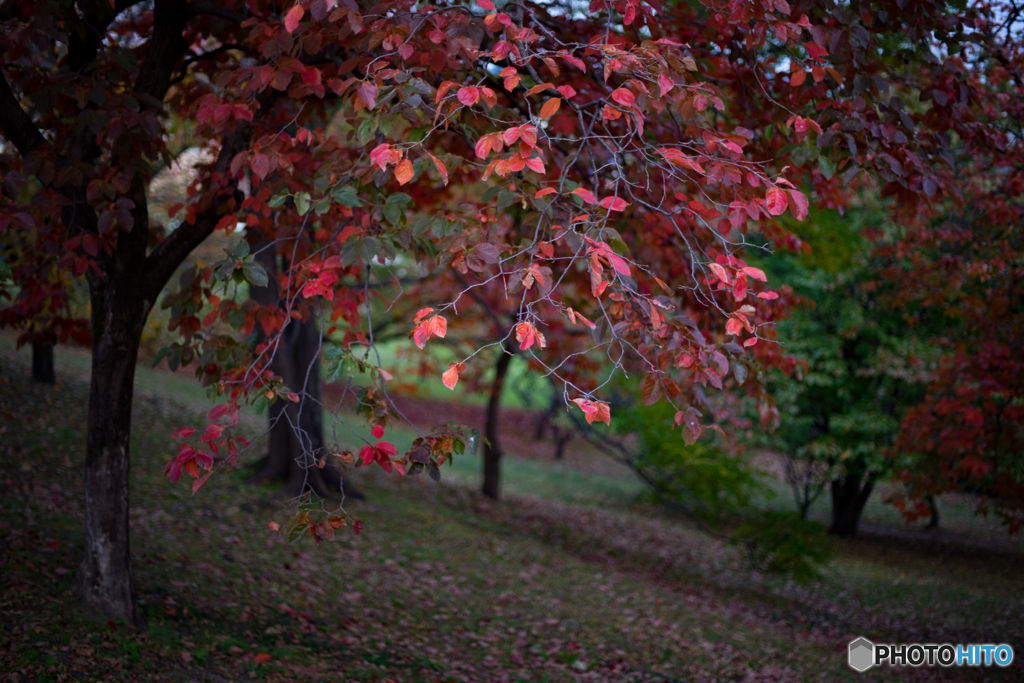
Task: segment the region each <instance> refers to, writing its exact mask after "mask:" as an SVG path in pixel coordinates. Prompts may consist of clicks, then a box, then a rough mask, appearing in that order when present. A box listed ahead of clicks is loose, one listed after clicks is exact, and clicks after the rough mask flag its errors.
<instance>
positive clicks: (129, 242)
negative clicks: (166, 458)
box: [75, 176, 155, 627]
mask: <svg viewBox="0 0 1024 683" xmlns="http://www.w3.org/2000/svg"><path fill="white" fill-rule="evenodd" d="M133 189H134V190H135V194H136V197H138V194H139V193H142V200H141V201H145V199H144V198H145V194H144V191H145V190H144V185H143V179H142V178H141V176H136V177H135V180H134V181H133ZM136 206H139V205H138V204H137V205H136ZM140 212H141V213H142V216H141V217H142V218H144V217H145V215H144V212H145V208H144V206H143V207H142V208H141V209H140ZM147 237H148V235H147V230H146V226H145V224H136V225H135V227H134V228H133V229H132V230H130V231H128V232H124V233H121V234H120V235H119V237H118V241H117V246H116V248H115V251H114V253H113V255H112V256H111V258H110V260H109V261H107V262H106V263H105V265H106V267H105V268H103V274H102V275H101V274H96V273H91V274H90V276H89V297H90V303H91V306H92V339H93V342H92V377H91V380H90V385H89V426H88V436H87V440H86V451H85V452H86V455H85V557H84V558H83V559H82V564H81V566H80V567H79V570H78V574H77V575H76V576H75V589H76V591H77V592H78V594H79V596H80V597H81V599H82V601H83V602H84V603H85V605H86V606H87V607H88V608H90V609H93V610H96V611H98V612H100V613H102V614H104V615H106V616H109V617H113V618H115V619H124V620H125V621H126V622H127V623H128V624H130V625H132V626H135V627H142V626H143V625H144V624H143V621H142V614H141V612H140V611H139V606H138V602H137V601H136V599H135V581H134V579H133V577H132V568H131V550H130V544H129V534H128V511H129V506H128V488H129V474H130V463H131V458H130V440H131V428H132V399H133V396H134V388H135V387H134V382H135V363H136V361H137V359H138V355H139V344H140V342H141V339H142V329H143V326H144V325H145V323H146V317H147V316H148V315H149V312H150V310H151V309H152V307H153V300H151V299H148V298H147V290H146V289H145V288H144V287H142V286H140V283H143V282H145V280H146V273H145V270H144V268H145V255H146V240H147ZM152 298H153V299H155V297H152Z"/></svg>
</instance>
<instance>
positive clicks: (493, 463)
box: [482, 347, 512, 500]
mask: <svg viewBox="0 0 1024 683" xmlns="http://www.w3.org/2000/svg"><path fill="white" fill-rule="evenodd" d="M499 348H501V353H500V355H499V356H498V362H497V363H496V364H495V366H494V381H493V382H492V383H491V396H490V398H489V399H488V401H487V423H486V424H485V425H484V436H486V437H487V441H488V442H489V443H485V444H484V462H483V466H484V485H483V489H482V490H483V494H484V495H485V496H487V497H488V498H493V499H495V500H497V499H498V497H499V495H500V491H501V444H500V442H499V440H498V428H499V423H500V419H501V390H502V388H503V387H504V386H505V376H506V375H507V374H508V366H509V365H510V364H511V362H512V354H510V353H507V352H505V350H504V348H502V347H499Z"/></svg>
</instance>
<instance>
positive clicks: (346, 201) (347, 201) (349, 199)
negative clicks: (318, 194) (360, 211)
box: [331, 185, 363, 209]
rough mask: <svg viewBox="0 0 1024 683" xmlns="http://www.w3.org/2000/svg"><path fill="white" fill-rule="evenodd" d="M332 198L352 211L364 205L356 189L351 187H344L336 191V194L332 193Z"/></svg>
mask: <svg viewBox="0 0 1024 683" xmlns="http://www.w3.org/2000/svg"><path fill="white" fill-rule="evenodd" d="M331 198H332V199H334V201H336V202H337V203H338V204H341V205H342V206H347V207H349V208H350V209H356V208H359V207H361V206H362V205H363V203H362V202H361V201H360V200H359V193H358V192H356V188H354V187H351V186H349V185H344V186H342V187H339V188H337V189H336V190H334V192H332V193H331Z"/></svg>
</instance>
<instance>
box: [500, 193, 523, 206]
mask: <svg viewBox="0 0 1024 683" xmlns="http://www.w3.org/2000/svg"><path fill="white" fill-rule="evenodd" d="M518 201H519V194H518V193H516V192H509V191H508V190H505V189H503V190H502V191H501V192H499V193H498V208H499V209H507V208H508V207H510V206H512V205H513V204H515V203H516V202H518Z"/></svg>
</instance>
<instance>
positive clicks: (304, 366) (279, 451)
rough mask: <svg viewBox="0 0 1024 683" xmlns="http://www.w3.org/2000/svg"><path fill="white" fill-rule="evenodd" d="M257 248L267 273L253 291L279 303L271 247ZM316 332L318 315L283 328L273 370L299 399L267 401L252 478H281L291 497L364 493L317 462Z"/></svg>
mask: <svg viewBox="0 0 1024 683" xmlns="http://www.w3.org/2000/svg"><path fill="white" fill-rule="evenodd" d="M257 250H258V251H257V255H256V260H257V261H259V262H260V264H262V265H263V267H264V268H265V269H266V270H267V272H268V273H269V274H270V282H269V283H268V285H267V286H266V287H253V288H252V296H253V298H254V299H255V300H256V301H257V302H258V303H260V304H262V305H266V306H273V305H276V304H277V303H278V291H277V280H276V275H275V274H276V272H277V264H276V259H275V257H274V251H273V246H272V245H270V243H269V242H262V243H261V244H260V245H258V246H257ZM320 335H321V330H320V321H319V319H317V318H316V316H311V317H310V318H309V320H306V321H305V322H302V321H299V320H291V321H289V323H288V324H287V326H286V327H285V328H284V330H283V331H282V332H281V339H280V342H279V344H278V347H277V349H276V351H275V352H274V359H273V362H272V364H271V369H272V370H273V371H274V374H276V375H280V376H281V378H282V379H283V380H284V383H285V385H286V386H288V387H289V388H290V389H292V391H295V392H296V393H298V394H299V402H298V403H293V402H292V401H280V400H279V401H275V402H274V403H273V404H272V405H271V406H270V411H269V416H268V419H269V424H270V440H269V448H268V452H267V457H266V458H264V459H263V461H262V462H261V463H260V466H259V471H258V472H257V474H256V480H257V481H260V482H281V483H282V484H283V488H284V492H285V493H286V494H287V495H289V496H298V495H300V494H302V493H306V492H311V493H315V494H316V495H318V496H321V497H325V496H331V495H334V494H337V493H338V492H339V491H342V492H344V494H345V496H346V497H349V496H350V497H352V498H363V494H362V493H361V492H360V491H359V490H358V489H357V488H356V487H355V486H353V485H351V484H350V483H349V482H348V481H346V480H343V478H342V476H341V470H339V469H338V468H337V466H336V465H334V464H332V463H327V464H325V466H324V467H323V468H320V467H319V466H318V461H319V459H320V458H322V457H323V455H324V450H323V448H324V430H323V402H322V394H323V389H322V385H323V380H322V378H321V375H320V351H321V348H320V347H321V344H320Z"/></svg>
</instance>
